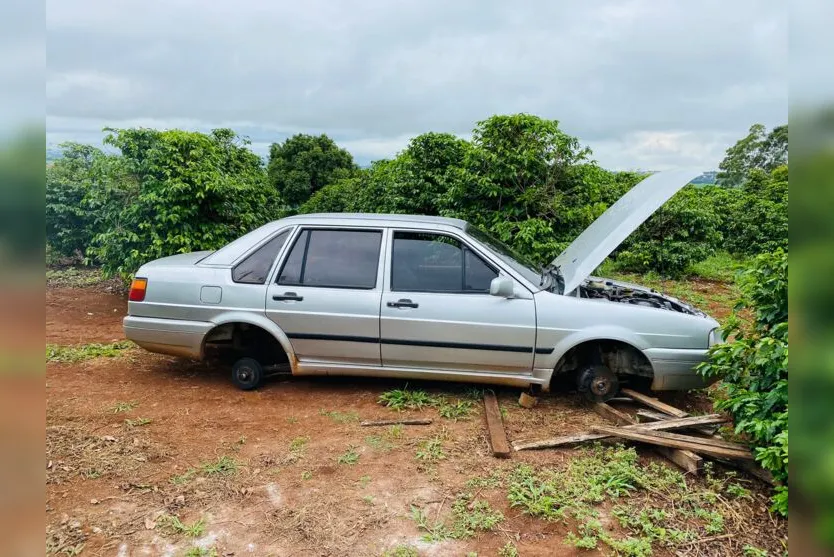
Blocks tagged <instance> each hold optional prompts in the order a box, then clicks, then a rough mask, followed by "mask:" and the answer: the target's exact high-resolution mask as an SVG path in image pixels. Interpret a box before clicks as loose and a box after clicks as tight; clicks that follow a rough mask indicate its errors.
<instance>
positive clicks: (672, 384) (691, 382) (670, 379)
mask: <svg viewBox="0 0 834 557" xmlns="http://www.w3.org/2000/svg"><path fill="white" fill-rule="evenodd" d="M643 353H644V354H645V355H646V357H647V358H648V359H649V362H651V364H652V368H653V370H654V381H652V387H651V388H652V390H654V391H685V390H689V389H703V388H704V387H707V386H709V385H710V384H712V383H713V382H715V379H707V378H705V377H703V376H702V375H700V374H699V373H698V372H696V371H695V367H696V366H697V365H698V364H700V363H701V362H703V361H706V359H707V358H708V357H709V352H708V350H707V349H706V348H704V349H698V350H689V349H673V348H649V349H648V350H644V351H643Z"/></svg>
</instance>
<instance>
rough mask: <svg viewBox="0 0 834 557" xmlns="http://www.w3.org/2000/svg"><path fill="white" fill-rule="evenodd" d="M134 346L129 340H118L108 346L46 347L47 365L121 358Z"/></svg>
mask: <svg viewBox="0 0 834 557" xmlns="http://www.w3.org/2000/svg"><path fill="white" fill-rule="evenodd" d="M134 346H136V345H135V344H133V343H132V342H130V341H129V340H120V341H118V342H111V343H109V344H99V343H93V344H79V345H74V346H61V345H58V344H47V345H46V362H47V363H64V364H67V363H69V364H71V363H77V362H84V361H87V360H92V359H95V358H116V357H118V356H122V355H123V354H124V353H125V350H128V349H130V348H133V347H134Z"/></svg>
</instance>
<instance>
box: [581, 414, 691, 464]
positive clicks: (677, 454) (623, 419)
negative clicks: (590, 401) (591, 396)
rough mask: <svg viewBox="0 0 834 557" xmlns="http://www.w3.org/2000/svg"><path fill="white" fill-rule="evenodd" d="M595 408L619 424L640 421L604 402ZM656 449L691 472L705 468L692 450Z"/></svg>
mask: <svg viewBox="0 0 834 557" xmlns="http://www.w3.org/2000/svg"><path fill="white" fill-rule="evenodd" d="M594 410H595V411H596V412H597V414H599V415H600V416H602V417H604V418H606V419H609V420H611V421H613V422H615V423H617V424H619V425H634V424H637V423H638V421H637V420H635V419H634V418H632V417H631V416H630V415H628V414H626V413H625V412H621V411H619V410H617V409H616V408H614V407H613V406H611V405H609V404H606V403H604V402H599V403H597V404H595V405H594ZM639 412H640V410H638V413H639ZM658 414H659V413H658ZM659 415H660V416H662V418H661V419H662V420H666V419H668V418H669V417H668V416H667V415H666V414H659ZM655 421H658V420H655ZM654 450H655V452H657V453H658V454H660V455H661V456H662V457H664V458H666V459H667V460H670V461H671V462H673V463H674V464H677V465H678V466H680V467H681V468H683V469H684V470H686V471H687V472H689V473H690V474H698V473H699V472H700V471H701V470H703V469H704V459H703V458H701V457H700V456H698V455H697V454H695V453H693V452H692V451H686V450H683V449H670V448H669V447H654Z"/></svg>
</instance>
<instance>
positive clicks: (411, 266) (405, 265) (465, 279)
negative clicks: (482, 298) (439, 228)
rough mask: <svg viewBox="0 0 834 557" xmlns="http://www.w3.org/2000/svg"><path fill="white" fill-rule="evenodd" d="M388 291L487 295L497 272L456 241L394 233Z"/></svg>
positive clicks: (438, 235)
mask: <svg viewBox="0 0 834 557" xmlns="http://www.w3.org/2000/svg"><path fill="white" fill-rule="evenodd" d="M391 267H392V268H391V289H392V290H395V291H401V292H454V293H465V294H469V293H487V292H489V284H490V282H492V279H494V278H495V277H497V276H498V272H497V271H496V270H495V269H493V268H492V267H490V266H489V265H487V264H486V263H485V262H484V261H483V260H482V259H481V258H480V257H478V256H477V255H476V254H475V253H473V252H472V251H471V250H470V249H469V248H468V247H467V246H465V245H464V244H462V243H461V242H460V241H458V240H457V239H455V238H452V237H450V236H446V235H443V234H433V233H428V232H395V233H394V247H393V254H392V259H391Z"/></svg>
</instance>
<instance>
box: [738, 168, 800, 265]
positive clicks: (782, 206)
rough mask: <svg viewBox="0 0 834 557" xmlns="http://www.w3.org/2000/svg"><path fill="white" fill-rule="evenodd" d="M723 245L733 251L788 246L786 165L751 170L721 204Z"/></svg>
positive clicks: (760, 250) (770, 249)
mask: <svg viewBox="0 0 834 557" xmlns="http://www.w3.org/2000/svg"><path fill="white" fill-rule="evenodd" d="M725 211H726V215H727V216H726V217H725V225H724V236H725V240H726V241H725V245H726V247H727V249H728V250H729V251H731V252H732V253H737V254H745V255H753V254H757V253H766V252H772V251H775V250H777V249H783V250H787V249H788V167H787V166H782V167H779V168H777V169H775V170H774V171H773V172H771V173H770V174H766V173H765V172H763V171H761V170H753V171H752V172H751V173H750V175H749V176H748V178H747V179H746V180H745V182H744V183H743V185H742V186H741V188H740V191H738V193H737V194H736V195H734V196H732V199H731V200H730V201H729V203H727V204H726V205H725Z"/></svg>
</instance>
